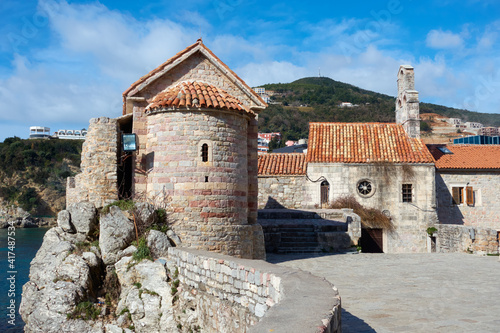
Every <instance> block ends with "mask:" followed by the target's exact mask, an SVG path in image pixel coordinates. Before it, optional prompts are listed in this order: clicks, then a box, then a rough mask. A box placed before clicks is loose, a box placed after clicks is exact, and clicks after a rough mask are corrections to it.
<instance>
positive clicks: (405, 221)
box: [304, 163, 437, 252]
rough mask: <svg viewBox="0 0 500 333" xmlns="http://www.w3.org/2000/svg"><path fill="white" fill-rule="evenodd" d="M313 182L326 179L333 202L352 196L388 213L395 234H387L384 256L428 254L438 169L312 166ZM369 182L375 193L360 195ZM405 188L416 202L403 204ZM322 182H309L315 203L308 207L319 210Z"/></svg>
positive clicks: (434, 219) (429, 166) (385, 165)
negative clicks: (406, 186) (360, 188)
mask: <svg viewBox="0 0 500 333" xmlns="http://www.w3.org/2000/svg"><path fill="white" fill-rule="evenodd" d="M307 168H308V169H307V170H308V171H307V174H308V176H309V178H311V179H320V177H324V179H326V180H327V181H328V183H329V184H330V189H329V201H333V200H335V199H336V198H338V197H340V196H345V195H352V196H354V197H355V198H356V199H357V200H358V202H359V203H360V204H362V205H364V206H366V207H374V208H377V209H380V210H382V211H386V213H387V214H389V215H390V216H391V219H392V221H393V224H394V226H395V230H394V231H393V232H388V231H387V230H384V235H383V242H384V245H383V250H384V252H427V232H426V229H427V228H428V227H429V226H431V225H433V224H434V223H436V222H437V214H436V211H435V205H436V198H435V193H434V165H433V164H417V165H412V164H409V165H402V164H395V163H379V164H377V163H373V164H354V163H309V164H308V167H307ZM362 180H368V181H369V182H370V183H371V184H372V192H371V193H370V195H368V196H362V195H360V194H359V192H358V191H357V184H358V182H359V181H362ZM402 184H411V185H412V202H411V203H408V202H403V199H402ZM320 186H321V182H317V183H313V182H306V192H307V193H310V195H311V200H310V201H309V202H307V201H305V202H304V205H305V206H306V207H311V206H319V205H320V201H321V197H320V191H321V188H320Z"/></svg>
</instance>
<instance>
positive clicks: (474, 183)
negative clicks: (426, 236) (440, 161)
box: [436, 170, 500, 230]
mask: <svg viewBox="0 0 500 333" xmlns="http://www.w3.org/2000/svg"><path fill="white" fill-rule="evenodd" d="M498 185H500V177H499V172H497V171H496V172H495V171H493V172H488V171H445V170H440V171H439V172H437V173H436V197H437V199H438V202H437V203H438V215H439V222H440V223H443V224H459V225H465V226H474V227H476V226H481V227H486V228H492V229H496V230H500V205H499V204H498V203H499V202H500V192H499V191H498ZM453 186H462V187H466V186H471V187H472V189H473V191H474V197H475V200H474V205H472V206H469V205H467V204H460V205H454V204H453V203H452V197H451V187H453Z"/></svg>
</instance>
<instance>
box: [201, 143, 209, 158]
mask: <svg viewBox="0 0 500 333" xmlns="http://www.w3.org/2000/svg"><path fill="white" fill-rule="evenodd" d="M201 160H202V161H203V162H208V145H207V144H206V143H204V144H203V145H201Z"/></svg>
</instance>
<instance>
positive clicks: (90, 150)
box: [66, 117, 119, 207]
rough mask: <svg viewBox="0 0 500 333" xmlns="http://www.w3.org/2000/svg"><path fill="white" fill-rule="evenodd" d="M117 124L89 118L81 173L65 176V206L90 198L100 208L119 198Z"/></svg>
mask: <svg viewBox="0 0 500 333" xmlns="http://www.w3.org/2000/svg"><path fill="white" fill-rule="evenodd" d="M118 145H119V135H118V123H117V120H116V119H110V118H106V117H101V118H93V119H91V120H90V125H89V129H88V133H87V136H86V139H85V142H84V143H83V147H82V162H81V165H80V169H81V173H79V174H78V175H76V176H75V177H68V179H67V185H66V207H69V205H71V204H73V203H77V202H81V201H90V202H92V203H93V204H94V205H95V206H96V207H102V206H105V205H106V204H109V203H111V202H113V201H116V200H118V186H117V179H118V177H117V161H118Z"/></svg>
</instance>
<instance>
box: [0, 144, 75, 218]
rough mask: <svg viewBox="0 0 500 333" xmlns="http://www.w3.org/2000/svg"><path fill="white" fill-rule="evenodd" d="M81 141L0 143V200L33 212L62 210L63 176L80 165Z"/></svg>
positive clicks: (72, 173)
mask: <svg viewBox="0 0 500 333" xmlns="http://www.w3.org/2000/svg"><path fill="white" fill-rule="evenodd" d="M82 143H83V140H22V139H20V138H17V137H14V138H7V139H5V141H4V142H3V143H0V202H3V204H4V205H6V204H7V205H10V204H14V205H17V206H20V207H21V208H23V209H24V210H26V211H28V212H30V213H32V214H34V215H44V216H46V215H52V216H53V215H55V214H56V213H57V212H58V211H59V210H61V209H64V205H65V202H64V201H65V200H64V198H65V194H66V178H67V177H68V176H73V175H75V174H76V173H77V172H78V170H79V168H80V154H81V151H82Z"/></svg>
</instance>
